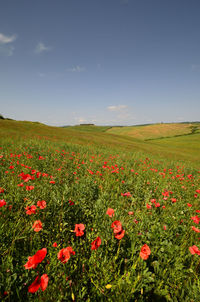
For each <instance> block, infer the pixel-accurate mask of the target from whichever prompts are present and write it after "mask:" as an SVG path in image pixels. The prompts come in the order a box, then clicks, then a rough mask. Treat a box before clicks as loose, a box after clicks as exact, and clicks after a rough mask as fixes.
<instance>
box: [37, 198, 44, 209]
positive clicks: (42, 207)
mask: <svg viewBox="0 0 200 302" xmlns="http://www.w3.org/2000/svg"><path fill="white" fill-rule="evenodd" d="M37 206H38V207H39V208H40V209H41V210H43V209H45V208H46V201H45V200H38V202H37Z"/></svg>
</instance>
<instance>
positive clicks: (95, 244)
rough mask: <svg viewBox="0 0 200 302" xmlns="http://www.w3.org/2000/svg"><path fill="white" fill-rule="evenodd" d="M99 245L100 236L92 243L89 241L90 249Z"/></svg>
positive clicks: (94, 248)
mask: <svg viewBox="0 0 200 302" xmlns="http://www.w3.org/2000/svg"><path fill="white" fill-rule="evenodd" d="M100 245H101V238H100V237H97V239H95V240H94V241H93V242H92V243H91V250H97V249H98V248H99V247H100Z"/></svg>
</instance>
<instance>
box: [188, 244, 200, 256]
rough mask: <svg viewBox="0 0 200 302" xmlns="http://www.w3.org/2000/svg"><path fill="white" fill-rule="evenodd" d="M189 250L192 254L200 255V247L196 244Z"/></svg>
mask: <svg viewBox="0 0 200 302" xmlns="http://www.w3.org/2000/svg"><path fill="white" fill-rule="evenodd" d="M189 251H190V253H191V254H192V255H194V254H197V255H199V256H200V250H199V249H198V247H197V246H196V245H193V246H190V247H189Z"/></svg>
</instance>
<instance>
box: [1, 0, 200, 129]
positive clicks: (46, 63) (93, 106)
mask: <svg viewBox="0 0 200 302" xmlns="http://www.w3.org/2000/svg"><path fill="white" fill-rule="evenodd" d="M199 11H200V1H199V0H190V1H189V0H187V1H186V0H58V1H56V0H42V1H41V0H29V1H28V0H17V1H16V0H12V1H11V0H1V1H0V113H1V114H3V115H4V116H5V117H10V118H13V119H17V120H30V121H40V122H43V123H46V124H48V125H74V124H79V123H88V122H92V123H95V124H97V125H134V124H143V123H156V122H179V121H197V120H200V35H199V30H200V18H199Z"/></svg>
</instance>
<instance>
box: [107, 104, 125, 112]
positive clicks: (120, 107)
mask: <svg viewBox="0 0 200 302" xmlns="http://www.w3.org/2000/svg"><path fill="white" fill-rule="evenodd" d="M127 108H128V106H127V105H117V106H108V107H107V109H108V111H124V110H125V109H127Z"/></svg>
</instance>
